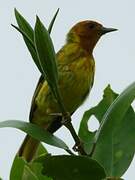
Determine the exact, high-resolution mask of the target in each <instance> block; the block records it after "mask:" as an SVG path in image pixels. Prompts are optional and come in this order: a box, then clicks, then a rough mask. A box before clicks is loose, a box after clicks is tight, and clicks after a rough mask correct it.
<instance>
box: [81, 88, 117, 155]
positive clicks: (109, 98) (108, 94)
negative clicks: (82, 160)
mask: <svg viewBox="0 0 135 180" xmlns="http://www.w3.org/2000/svg"><path fill="white" fill-rule="evenodd" d="M116 97H117V94H116V93H114V92H113V91H112V89H111V87H110V85H108V86H107V87H106V88H105V90H104V95H103V99H102V100H101V101H100V103H99V104H98V105H97V106H95V107H93V108H91V109H89V110H88V111H86V112H85V113H84V115H83V118H82V120H81V123H80V128H79V133H78V135H79V137H80V138H81V140H82V141H83V144H84V148H85V151H86V152H87V153H88V154H89V153H90V152H91V148H92V145H93V140H94V136H95V133H96V132H90V131H89V129H88V121H90V118H91V116H92V115H94V116H95V117H96V119H97V120H98V121H99V122H101V120H102V117H103V115H104V114H105V112H106V111H107V109H108V108H109V106H110V105H111V104H112V102H113V101H114V99H115V98H116Z"/></svg>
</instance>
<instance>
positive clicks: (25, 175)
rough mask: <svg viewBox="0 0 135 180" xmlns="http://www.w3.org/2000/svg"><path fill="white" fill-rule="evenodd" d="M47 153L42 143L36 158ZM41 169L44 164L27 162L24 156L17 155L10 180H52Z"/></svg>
mask: <svg viewBox="0 0 135 180" xmlns="http://www.w3.org/2000/svg"><path fill="white" fill-rule="evenodd" d="M45 154H47V151H46V149H45V148H44V146H43V145H42V144H41V143H40V145H39V147H38V150H37V154H36V157H35V158H38V157H40V156H42V155H45ZM18 167H19V168H18ZM41 170H42V166H41V165H40V164H39V163H35V162H31V163H27V162H26V161H25V160H24V159H23V158H21V157H18V155H16V157H15V159H14V162H13V165H12V168H11V172H10V180H23V179H25V180H27V179H28V180H32V179H34V178H36V179H38V180H51V179H49V178H48V177H45V176H43V175H42V174H41Z"/></svg>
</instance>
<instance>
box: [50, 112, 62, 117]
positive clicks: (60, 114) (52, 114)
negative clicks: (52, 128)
mask: <svg viewBox="0 0 135 180" xmlns="http://www.w3.org/2000/svg"><path fill="white" fill-rule="evenodd" d="M49 116H60V117H62V113H50V114H49Z"/></svg>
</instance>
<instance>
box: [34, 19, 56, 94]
mask: <svg viewBox="0 0 135 180" xmlns="http://www.w3.org/2000/svg"><path fill="white" fill-rule="evenodd" d="M34 39H35V46H36V51H37V54H38V58H39V62H40V66H41V68H42V71H43V75H44V76H45V77H46V79H47V81H48V84H49V86H50V88H51V90H52V91H53V93H54V94H55V89H56V87H57V82H58V71H57V65H56V55H55V50H54V47H53V43H52V40H51V38H50V35H49V33H48V31H47V29H46V28H45V27H44V25H43V24H42V22H41V21H40V19H39V18H38V17H37V19H36V25H35V32H34Z"/></svg>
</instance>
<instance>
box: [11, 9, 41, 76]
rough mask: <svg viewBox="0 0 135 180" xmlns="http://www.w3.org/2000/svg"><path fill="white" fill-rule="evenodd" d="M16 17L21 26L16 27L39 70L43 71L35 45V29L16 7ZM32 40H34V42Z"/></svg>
mask: <svg viewBox="0 0 135 180" xmlns="http://www.w3.org/2000/svg"><path fill="white" fill-rule="evenodd" d="M15 17H16V20H17V23H18V26H19V28H17V27H16V26H14V27H15V28H16V29H17V30H18V31H19V32H20V33H21V34H22V35H23V38H24V41H25V43H26V46H27V47H28V49H29V52H30V54H31V56H32V58H33V60H34V62H35V64H36V65H37V67H38V69H39V71H40V72H41V73H42V69H41V67H40V64H39V60H38V57H37V53H36V49H35V46H34V47H33V44H34V31H33V29H32V27H31V26H30V24H29V23H28V22H27V21H26V19H25V18H24V17H23V16H22V15H21V14H20V13H19V12H18V11H17V10H16V9H15ZM31 42H33V44H32V43H31Z"/></svg>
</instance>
